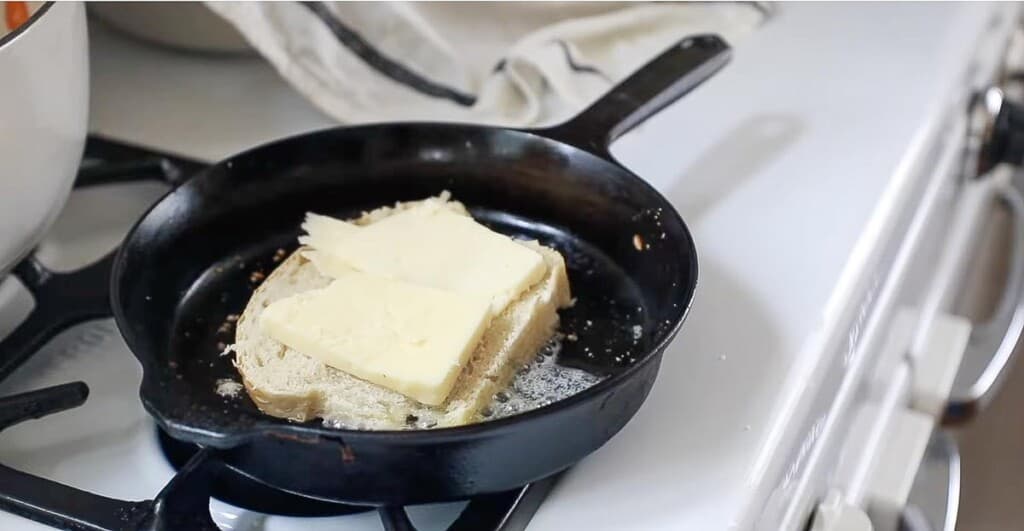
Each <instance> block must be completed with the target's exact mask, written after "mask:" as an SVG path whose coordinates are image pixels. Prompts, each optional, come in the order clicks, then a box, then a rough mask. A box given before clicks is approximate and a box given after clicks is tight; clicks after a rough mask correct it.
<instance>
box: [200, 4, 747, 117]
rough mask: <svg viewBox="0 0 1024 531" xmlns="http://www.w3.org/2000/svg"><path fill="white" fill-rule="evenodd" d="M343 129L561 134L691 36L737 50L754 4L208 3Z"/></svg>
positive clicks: (745, 31)
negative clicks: (531, 129) (474, 125)
mask: <svg viewBox="0 0 1024 531" xmlns="http://www.w3.org/2000/svg"><path fill="white" fill-rule="evenodd" d="M207 5H208V6H209V7H210V8H211V9H212V10H213V11H215V12H216V13H218V14H219V15H220V16H222V17H223V18H225V19H226V20H228V21H229V22H231V23H232V24H233V25H234V26H235V27H236V28H237V29H238V30H239V31H240V32H241V33H242V34H243V35H244V36H245V37H246V39H248V40H249V42H250V43H251V44H252V45H253V47H254V48H256V49H257V50H258V51H259V52H260V53H261V54H263V55H264V56H265V57H266V58H267V59H268V60H269V61H270V62H271V63H273V65H274V66H275V67H276V68H277V70H278V71H279V72H280V73H281V75H282V76H283V77H284V78H285V79H287V80H288V81H289V82H290V83H291V84H292V85H293V86H295V88H296V89H297V90H298V91H299V92H301V93H302V94H304V95H305V96H306V97H308V98H309V99H310V100H311V101H312V102H313V103H314V104H316V105H317V106H319V107H320V108H321V109H322V110H323V111H324V112H326V113H327V114H328V115H330V116H332V117H334V118H336V119H338V120H339V121H341V122H343V123H361V122H377V121H391V120H444V121H466V122H479V123H490V124H497V125H507V126H527V125H543V124H550V123H557V122H559V121H562V120H564V119H566V118H568V117H569V116H570V115H572V114H574V113H575V112H577V111H578V110H580V109H581V108H583V107H584V106H585V105H586V104H587V103H590V102H592V101H594V100H595V99H596V98H597V97H598V96H600V95H601V94H602V93H604V92H605V91H607V90H608V89H609V88H611V86H612V85H614V84H615V82H617V81H619V80H621V79H622V78H624V77H625V76H626V75H627V74H629V73H631V72H633V71H634V70H636V69H637V68H639V67H640V66H642V65H643V64H644V63H646V62H647V61H649V60H650V59H652V58H653V57H654V56H656V55H657V54H658V53H659V52H661V51H662V50H664V49H665V48H667V47H669V46H670V45H671V44H673V43H674V42H676V41H679V40H681V39H682V38H683V37H685V36H687V35H693V34H697V33H717V34H720V35H722V36H723V37H724V38H725V40H726V41H728V42H730V43H734V42H735V41H736V40H738V39H739V38H741V37H742V36H743V35H744V34H746V33H748V32H750V31H751V30H753V29H754V28H756V27H757V26H758V25H759V24H760V23H761V22H762V21H763V20H764V18H765V16H766V8H765V7H763V6H762V5H760V4H755V3H653V4H648V3H642V4H640V3H628V2H627V3H613V2H608V3H575V2H543V3H534V2H507V3H506V2H501V3H477V2H425V3H418V2H351V3H349V2H208V3H207Z"/></svg>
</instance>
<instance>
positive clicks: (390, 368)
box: [260, 271, 490, 406]
mask: <svg viewBox="0 0 1024 531" xmlns="http://www.w3.org/2000/svg"><path fill="white" fill-rule="evenodd" d="M489 305H490V300H489V299H487V298H485V297H481V296H473V295H466V294H459V293H450V292H445V291H442V290H438V289H434V288H430V287H425V286H417V285H413V284H409V283H406V282H400V281H396V280H392V279H387V278H382V277H379V276H376V275H369V274H366V273H361V272H357V271H349V272H347V273H345V274H342V275H340V276H338V277H337V278H336V279H335V280H334V281H332V282H331V284H330V285H328V286H327V287H326V288H323V289H318V290H311V291H306V292H302V293H299V294H297V295H293V296H291V297H287V298H284V299H281V300H278V301H276V302H274V303H273V304H271V305H270V306H268V307H267V308H266V309H265V310H263V314H262V315H261V317H260V327H261V328H262V329H263V331H264V333H266V334H267V335H269V336H270V337H271V338H273V339H275V340H277V341H278V342H280V343H283V344H284V345H286V346H288V347H289V348H292V349H294V350H296V351H298V352H301V353H303V354H305V355H307V356H310V357H312V358H315V359H317V360H319V361H321V362H323V363H325V364H327V365H330V366H331V367H334V368H336V369H339V370H342V371H345V372H347V373H349V374H351V375H353V376H355V377H357V378H361V379H363V380H366V381H368V382H370V383H374V384H377V385H379V386H381V387H385V388H387V389H390V390H392V391H395V392H398V393H401V394H403V395H406V396H408V397H410V398H412V399H414V400H417V401H419V402H422V403H424V404H427V405H432V406H436V405H441V404H442V403H444V401H445V399H446V398H447V396H448V394H449V392H451V390H452V387H453V386H454V385H455V381H456V379H457V378H458V376H459V373H460V372H461V371H462V367H463V366H464V365H465V364H466V362H467V361H468V360H469V357H470V356H471V354H472V353H473V350H474V349H475V347H476V345H477V343H478V342H479V341H480V336H481V335H482V334H483V332H484V330H485V329H486V328H487V326H488V324H489V323H490V313H489Z"/></svg>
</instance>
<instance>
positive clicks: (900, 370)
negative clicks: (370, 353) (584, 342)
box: [0, 3, 1019, 531]
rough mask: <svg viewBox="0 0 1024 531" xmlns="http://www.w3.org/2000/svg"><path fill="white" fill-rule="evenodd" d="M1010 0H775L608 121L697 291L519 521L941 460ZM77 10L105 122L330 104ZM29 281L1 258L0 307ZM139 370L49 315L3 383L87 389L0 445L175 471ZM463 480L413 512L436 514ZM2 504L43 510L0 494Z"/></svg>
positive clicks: (829, 512)
mask: <svg viewBox="0 0 1024 531" xmlns="http://www.w3.org/2000/svg"><path fill="white" fill-rule="evenodd" d="M1018 12H1019V7H1018V6H1017V5H1014V4H973V3H972V4H961V3H949V4H947V3H943V4H828V5H822V4H813V3H812V4H784V5H781V6H778V9H777V10H776V11H775V12H774V13H773V15H772V17H771V18H769V19H768V20H767V21H766V22H765V24H764V25H763V27H761V28H760V29H759V30H757V31H755V32H754V33H752V34H750V35H749V36H747V38H746V39H745V40H743V41H742V42H740V43H739V44H737V45H736V46H735V52H734V59H733V61H732V63H730V64H729V65H728V66H727V67H726V68H725V69H724V70H722V71H721V72H720V73H719V74H717V75H716V76H715V77H714V78H712V79H711V80H710V81H709V82H707V83H706V84H705V85H703V86H702V87H700V88H699V89H698V90H696V91H694V92H693V93H692V94H690V95H688V96H687V97H685V98H684V99H683V100H681V101H680V102H678V103H676V104H675V105H672V106H670V107H669V108H667V109H666V110H665V111H663V112H662V113H661V114H659V115H657V116H656V117H654V118H653V119H651V120H649V121H648V122H647V123H645V124H643V125H642V126H641V127H639V128H638V129H636V130H635V131H634V132H632V133H630V134H629V135H628V136H626V137H625V138H623V139H622V140H621V141H620V142H618V143H617V144H616V145H615V146H614V148H613V153H614V154H615V155H616V157H618V158H619V160H620V161H622V162H623V163H624V164H625V165H626V166H628V167H629V168H631V169H632V170H633V171H634V172H635V173H637V174H638V175H640V176H642V177H644V178H645V179H647V180H648V181H649V182H651V183H652V184H653V185H655V186H656V187H657V188H658V189H659V190H660V191H661V192H662V193H664V194H665V195H666V196H667V197H669V199H670V200H672V201H673V203H674V204H675V205H676V206H677V208H678V209H679V210H680V212H681V214H682V215H683V218H684V219H685V220H686V221H687V223H688V224H689V226H690V228H691V229H692V230H693V232H694V236H695V239H696V242H697V246H698V253H699V260H700V269H701V278H700V283H699V286H698V292H697V297H696V299H695V302H694V305H693V310H692V312H691V314H690V317H689V318H688V321H687V322H686V324H685V326H684V327H683V330H682V332H681V333H680V335H679V337H678V339H677V340H676V341H675V342H674V344H673V345H672V346H671V347H670V348H669V350H668V351H667V352H666V354H665V360H664V363H663V366H662V369H661V372H660V375H659V377H658V381H657V384H656V385H655V388H654V391H653V392H652V394H651V396H650V398H649V399H648V401H647V403H646V404H645V405H644V407H643V408H642V409H641V410H640V412H639V414H638V415H637V416H636V418H634V419H633V420H632V421H631V422H630V424H629V425H627V426H626V428H625V429H624V430H623V431H622V432H621V433H620V434H618V435H617V436H616V437H614V438H613V439H612V441H611V442H610V443H608V444H607V445H606V446H605V447H603V448H602V449H600V450H599V451H597V452H596V453H595V454H593V455H591V456H590V457H588V458H587V459H585V460H584V461H583V462H582V463H580V464H579V465H577V466H575V467H574V468H573V469H571V470H570V471H569V472H568V473H567V474H566V475H565V476H564V477H563V478H561V479H560V480H559V482H558V483H557V484H556V485H555V487H554V489H553V491H552V492H551V493H550V495H549V496H548V497H547V499H546V501H544V503H543V504H542V505H541V506H540V508H539V510H538V511H537V512H536V514H535V515H534V516H533V518H532V520H531V521H530V524H529V529H530V530H531V531H532V530H545V529H552V530H555V529H557V530H561V529H594V530H599V529H609V530H612V529H697V530H713V529H772V530H774V529H793V530H796V529H803V528H804V527H805V526H806V525H807V523H808V522H809V521H810V520H811V519H812V517H813V516H812V515H814V514H815V509H816V508H819V507H820V508H819V509H818V511H817V514H818V516H817V520H818V521H817V522H816V523H815V525H818V526H820V527H817V529H824V530H829V529H866V528H864V527H856V526H858V525H863V524H864V522H867V521H868V520H869V519H870V521H872V522H873V523H874V526H875V529H888V528H891V527H892V526H894V525H895V524H896V522H897V520H899V519H901V518H903V517H901V514H902V513H903V509H904V506H905V505H907V504H908V502H909V503H913V502H914V500H916V499H917V497H918V496H919V495H920V493H919V491H917V490H915V489H912V488H911V487H913V484H914V478H915V477H918V471H919V468H920V467H919V464H920V463H921V462H922V460H923V461H924V462H925V463H932V462H941V461H942V459H941V458H938V459H936V458H935V456H934V455H933V454H935V452H936V451H937V450H936V449H941V448H940V447H941V445H939V444H937V443H935V442H934V441H933V443H932V445H931V446H927V447H926V445H927V444H928V442H929V440H931V438H932V434H933V431H934V429H935V427H936V425H937V424H938V420H939V417H940V416H941V415H942V414H943V410H944V408H945V405H946V399H947V396H948V395H949V393H950V392H951V387H952V386H953V385H954V376H955V375H956V372H957V369H958V367H959V366H960V364H961V359H962V358H964V356H965V355H967V356H970V355H974V353H973V351H972V350H971V349H970V341H971V338H972V337H974V336H975V335H976V334H972V330H974V329H975V328H976V327H974V326H972V324H971V323H970V322H968V321H966V320H965V319H962V318H959V317H956V316H955V315H953V314H952V313H951V311H950V308H951V305H952V301H953V299H954V297H955V294H956V292H957V290H958V288H959V284H960V279H961V277H962V274H961V273H962V271H963V268H964V267H965V265H964V263H965V261H966V255H968V254H970V243H971V241H972V239H973V238H974V235H975V233H976V230H977V225H978V223H977V219H979V218H980V216H981V215H982V213H983V212H985V211H987V210H989V209H990V208H991V206H992V204H993V203H994V198H1000V197H1011V196H1010V195H1008V194H1011V193H1012V192H1010V191H1009V190H1010V189H1011V188H1010V187H1009V185H1008V184H1007V183H1008V181H1009V176H1008V174H1007V171H1006V170H1005V169H999V170H997V171H995V172H993V174H992V175H988V176H984V177H983V178H979V179H973V177H974V176H973V175H965V173H964V167H965V162H964V156H965V153H966V152H965V149H964V146H965V145H966V144H967V142H966V139H967V138H968V134H967V133H968V129H969V121H968V112H967V110H968V108H969V102H970V97H971V95H972V94H974V93H975V92H977V91H978V90H980V89H982V88H984V87H987V86H989V85H990V84H992V83H993V82H994V81H995V80H996V76H997V74H998V72H999V70H1000V68H1001V67H1002V65H1003V62H1004V51H1005V50H1006V49H1007V47H1008V43H1009V40H1010V38H1011V36H1012V34H1013V32H1014V30H1015V28H1016V24H1017V22H1018V16H1019V13H1018ZM90 32H91V33H90V38H91V48H92V49H91V52H92V107H91V130H92V131H93V132H95V133H98V134H101V135H103V136H106V137H109V138H113V139H117V140H123V141H126V142H130V143H133V144H138V145H141V146H145V147H150V148H154V149H157V150H161V151H168V152H172V153H178V154H182V155H185V156H188V157H191V158H195V159H200V160H209V161H212V160H216V159H218V158H221V157H224V156H226V155H229V154H231V153H233V152H236V151H240V150H242V149H245V148H247V147H251V146H253V145H256V144H258V143H261V142H264V141H268V140H272V139H276V138H279V137H282V136H285V135H290V134H294V133H299V132H303V131H308V130H312V129H317V128H322V127H327V126H330V125H332V123H331V121H330V120H329V119H328V118H326V117H325V116H323V115H322V114H320V113H319V112H318V111H316V110H315V109H314V108H313V107H312V106H311V105H310V104H309V103H307V102H306V101H305V100H303V99H302V98H301V97H300V96H299V95H298V94H297V93H295V92H294V91H293V90H292V89H291V88H290V87H288V86H287V85H286V84H285V83H284V82H283V81H282V80H281V79H280V78H279V77H277V75H276V74H275V72H274V71H273V69H272V68H271V67H270V66H269V65H268V64H266V63H264V62H263V61H262V60H260V59H258V58H239V57H234V58H229V57H210V56H200V55H190V54H181V53H176V52H172V51H167V50H163V49H158V48H154V47H150V46H147V45H143V44H139V43H137V42H135V41H132V40H128V39H126V38H124V37H121V36H119V35H115V34H113V33H111V32H110V30H108V29H106V28H104V27H102V26H99V25H93V26H92V27H91V28H90ZM968 177H971V178H972V179H968ZM163 190H164V187H162V186H161V185H157V184H132V185H117V186H104V187H98V188H89V189H85V190H81V191H76V192H75V193H74V194H73V196H72V198H71V200H70V202H69V204H68V205H67V207H66V208H65V210H64V213H63V214H62V217H61V219H60V220H59V221H58V224H57V226H56V227H55V228H54V229H53V231H52V233H51V235H50V237H49V238H48V239H47V240H46V241H45V242H44V243H43V244H42V246H41V247H40V250H39V253H38V255H39V257H40V259H41V260H42V261H43V262H45V263H46V264H48V265H50V266H51V267H54V268H56V269H61V270H67V269H73V268H75V267H77V266H80V265H82V264H85V263H87V262H90V261H92V260H95V259H97V258H99V257H100V256H102V255H103V254H104V253H105V252H106V251H108V250H110V249H112V248H113V247H114V246H115V245H116V244H117V242H118V241H119V239H120V238H121V237H122V236H123V235H124V233H125V232H126V230H127V228H128V226H129V224H130V223H131V222H132V221H134V220H135V219H136V218H137V217H138V216H139V215H140V214H141V212H142V211H143V210H144V209H145V208H146V207H147V206H148V205H149V204H150V203H151V202H152V201H153V200H154V199H155V198H156V197H158V196H159V195H160V194H161V193H162V191H163ZM1012 197H1015V196H1012ZM28 300H29V297H28V296H27V294H26V293H25V291H24V289H23V288H19V287H18V286H17V285H16V281H15V280H13V279H8V280H6V281H5V283H4V284H3V287H2V289H0V308H2V309H3V311H2V312H0V333H6V332H7V331H9V330H10V329H11V328H13V326H14V325H15V324H16V323H17V322H18V321H19V320H20V319H21V318H22V317H23V316H24V314H25V313H26V312H27V307H28V304H29V302H28ZM965 352H966V353H967V354H965ZM972 363H973V362H972ZM140 375H141V371H140V369H139V367H138V365H137V363H136V361H135V359H134V358H133V356H132V355H131V354H130V352H129V351H128V350H127V347H126V346H125V345H124V343H123V342H122V340H121V339H120V337H119V335H118V334H117V331H116V329H115V328H114V325H113V322H112V321H111V320H109V319H108V320H102V321H94V322H90V323H87V324H83V325H79V326H76V327H74V328H72V329H71V330H69V331H67V332H65V333H63V334H61V335H60V336H59V337H58V338H57V339H56V340H55V341H53V342H51V343H50V344H48V345H47V346H46V347H44V348H43V349H42V350H41V351H40V352H39V353H37V354H36V355H35V356H34V357H33V358H32V359H31V360H30V361H29V362H27V363H26V364H25V365H24V366H23V367H22V368H20V369H19V370H18V371H17V372H15V373H14V374H13V375H12V376H11V377H10V378H8V379H7V380H5V381H4V382H2V383H0V396H3V395H8V394H12V393H15V392H20V391H26V390H31V389H37V388H40V387H44V386H47V385H55V384H60V383H65V382H68V381H72V380H79V379H80V380H84V381H86V382H87V383H88V384H89V386H90V388H91V389H92V393H91V395H90V398H89V400H88V401H87V402H86V404H85V405H84V406H82V407H79V408H77V409H72V410H69V411H67V412H63V413H59V414H56V415H52V416H49V417H46V418H44V419H41V420H37V421H32V422H27V423H24V424H21V425H18V426H16V427H14V428H11V429H9V430H7V431H4V432H3V433H2V434H0V463H4V464H7V465H9V466H13V467H15V468H18V469H20V470H23V471H26V472H29V473H32V474H37V475H41V476H44V477H47V478H51V479H55V480H58V481H61V482H63V483H67V484H69V485H72V486H75V487H78V488H81V489H85V490H89V491H92V492H96V493H99V494H102V495H105V496H111V497H117V498H123V499H144V498H150V497H152V496H154V495H155V494H156V493H157V492H158V491H159V490H160V488H161V487H162V486H163V485H164V484H165V483H166V482H167V481H168V480H169V479H170V478H171V477H172V475H173V473H174V471H173V468H172V467H171V466H170V465H169V464H168V463H167V461H166V460H165V458H164V457H163V454H162V453H161V452H160V450H159V447H158V445H157V439H156V431H155V427H154V424H153V423H152V422H151V421H150V420H149V418H148V416H147V415H146V414H145V412H144V411H143V409H142V406H141V404H140V403H139V401H138V399H137V389H138V384H139V379H140ZM964 378H966V377H963V376H962V377H961V380H962V379H964ZM960 383H961V382H959V381H957V382H956V385H960ZM952 392H954V393H955V392H956V390H955V389H954V390H953V391H952ZM552 443H553V444H557V441H553V442H552ZM926 450H927V451H926ZM929 477H934V476H929ZM953 503H954V504H953V506H952V507H953V508H952V511H953V512H954V513H955V501H954V502H953ZM463 505H464V504H462V503H459V504H441V505H433V506H422V507H414V508H411V510H410V516H411V517H412V519H413V521H414V523H416V524H417V525H418V526H420V528H421V529H442V528H444V527H445V526H447V524H448V523H449V522H450V521H452V520H453V519H454V518H455V516H456V515H457V514H458V511H459V510H461V508H462V507H463ZM921 505H927V503H923V504H921ZM211 507H212V512H213V514H214V516H215V519H216V520H217V522H218V524H219V525H220V526H221V527H222V528H223V529H254V530H256V529H273V530H286V529H320V528H323V529H379V528H380V525H381V524H380V520H379V518H378V517H377V516H376V514H375V513H372V512H371V513H363V514H357V515H349V516H337V517H317V518H298V517H282V516H265V515H259V514H256V513H252V512H247V511H243V510H240V509H238V508H235V507H232V506H230V505H227V504H225V503H222V502H217V501H215V502H213V503H212V506H211ZM937 511H939V512H942V511H945V513H943V514H942V515H941V516H943V517H946V516H949V515H948V514H947V513H948V512H949V511H950V508H949V507H947V506H945V505H943V506H941V507H940V508H939V509H937ZM933 512H934V511H933ZM954 516H955V514H954ZM937 518H938V516H936V515H925V519H931V520H932V521H935V520H936V519H937ZM904 520H905V518H904ZM841 524H844V525H849V526H853V527H838V526H839V525H841ZM0 528H3V529H37V528H39V529H45V527H43V526H41V525H39V524H36V523H33V522H30V521H28V520H24V519H21V518H19V517H16V516H12V515H8V514H2V513H0Z"/></svg>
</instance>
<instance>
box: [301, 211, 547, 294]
mask: <svg viewBox="0 0 1024 531" xmlns="http://www.w3.org/2000/svg"><path fill="white" fill-rule="evenodd" d="M314 216H316V215H314ZM303 228H304V229H306V231H307V233H308V236H305V237H303V238H301V239H300V241H301V242H302V243H303V244H305V245H309V246H311V247H312V248H313V249H315V250H316V251H317V252H318V253H319V254H321V256H320V257H319V258H318V259H317V260H315V261H314V264H315V265H316V267H317V268H318V269H319V270H320V272H321V273H323V274H324V275H326V276H329V277H338V276H339V275H344V274H346V273H347V272H348V270H349V269H356V270H359V271H363V272H365V273H371V274H374V275H381V276H385V277H388V278H393V279H397V280H402V281H405V282H410V283H413V284H417V285H421V286H429V287H433V288H437V289H441V290H445V291H450V292H453V293H461V294H465V295H473V296H483V297H486V298H488V299H489V300H490V301H491V311H492V312H493V313H494V314H498V313H500V312H501V311H502V310H504V309H505V307H506V306H508V304H509V303H510V302H512V301H513V300H515V299H516V298H518V297H519V295H520V294H521V293H523V292H524V291H526V289H527V288H529V287H530V286H532V285H534V284H536V283H537V282H538V281H540V279H541V278H543V277H544V275H545V273H547V265H546V264H545V262H544V259H543V258H542V257H541V255H540V253H538V252H537V251H535V250H533V249H530V248H528V247H526V246H524V245H520V244H519V243H516V242H515V241H513V240H512V239H511V238H509V237H507V236H505V235H503V234H499V233H497V232H494V231H492V230H490V229H488V228H487V227H484V226H483V225H481V224H479V223H477V222H476V221H475V220H473V218H471V217H469V216H464V215H460V214H456V213H453V212H451V211H450V210H449V209H446V208H440V207H438V206H437V205H432V204H423V205H419V206H417V207H414V208H410V209H408V210H405V211H402V212H399V213H396V214H394V215H391V216H389V217H387V218H384V219H382V220H380V221H377V222H375V223H372V224H370V225H366V226H362V227H360V226H356V225H352V224H349V223H345V222H343V221H340V220H335V219H333V218H325V217H324V216H316V217H311V218H307V223H306V224H304V225H303Z"/></svg>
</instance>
